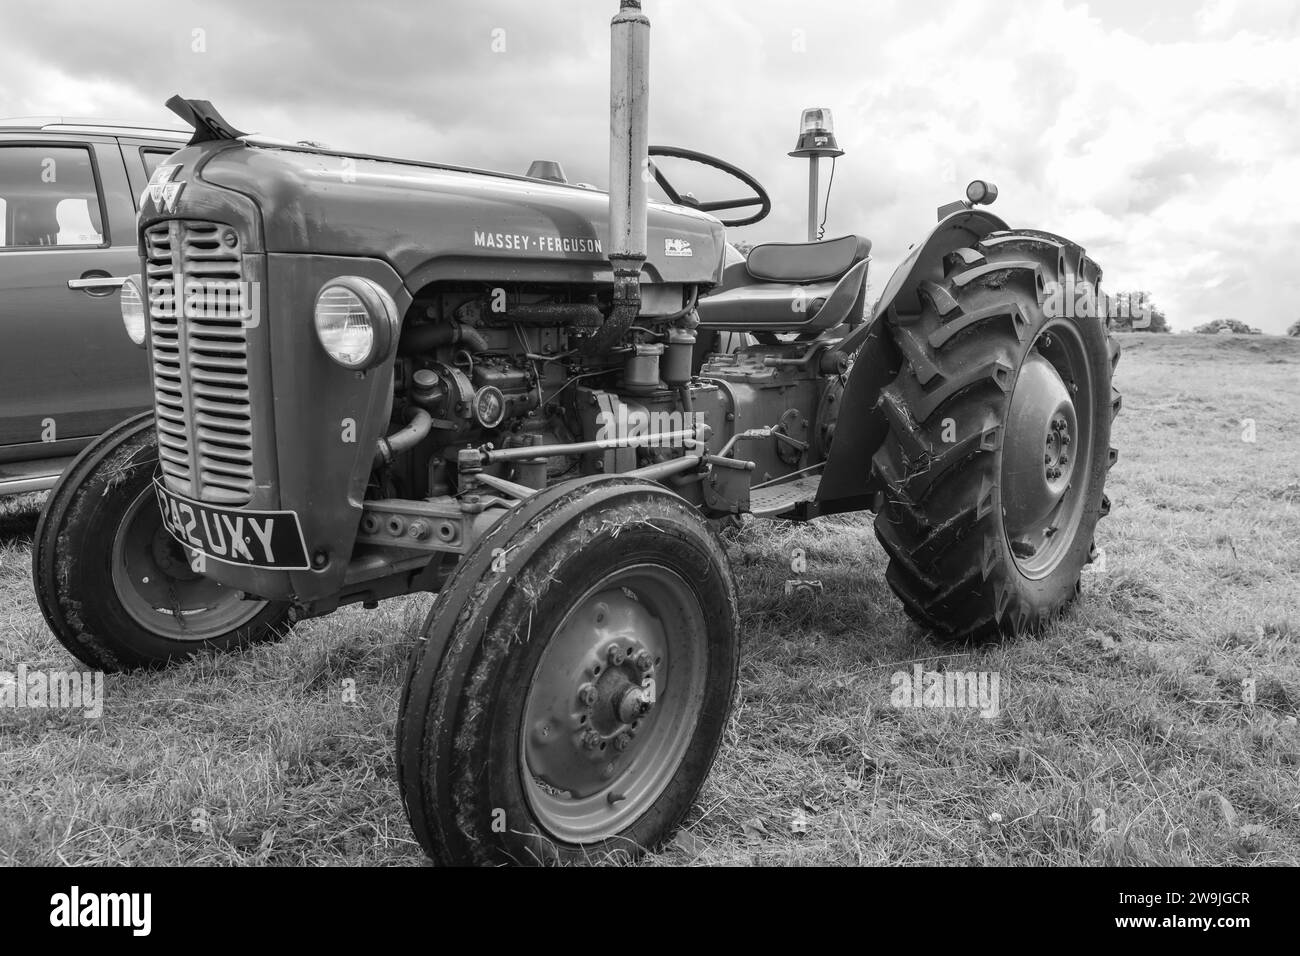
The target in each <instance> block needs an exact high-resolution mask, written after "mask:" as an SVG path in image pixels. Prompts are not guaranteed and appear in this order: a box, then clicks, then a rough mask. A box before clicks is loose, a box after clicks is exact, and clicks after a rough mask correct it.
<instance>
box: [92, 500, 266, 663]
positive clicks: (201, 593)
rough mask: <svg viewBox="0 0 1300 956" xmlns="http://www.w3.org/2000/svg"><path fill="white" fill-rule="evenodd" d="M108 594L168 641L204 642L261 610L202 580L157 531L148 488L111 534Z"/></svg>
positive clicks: (176, 546) (159, 524) (155, 510)
mask: <svg viewBox="0 0 1300 956" xmlns="http://www.w3.org/2000/svg"><path fill="white" fill-rule="evenodd" d="M112 579H113V588H114V590H115V591H116V593H117V597H118V600H119V601H120V602H121V604H122V607H123V609H124V610H125V611H126V613H127V614H128V615H130V616H131V618H132V619H133V620H134V621H135V622H136V623H137V624H139V625H140V626H141V627H143V628H144V629H145V630H147V631H149V632H151V633H154V634H158V635H160V636H162V637H165V638H168V639H170V640H174V641H206V640H211V639H213V638H217V637H221V636H223V635H225V634H229V633H230V632H231V631H234V630H237V629H238V628H240V627H242V626H244V625H245V624H247V623H248V622H249V621H251V620H252V619H253V618H255V617H256V616H257V615H258V614H260V613H261V611H262V610H263V608H265V607H266V604H267V602H266V601H249V600H245V599H244V598H243V597H242V596H241V594H240V592H239V591H237V590H235V589H234V588H230V587H227V586H225V585H224V584H221V583H219V582H217V581H214V580H212V579H211V578H206V577H204V576H203V575H201V574H199V573H198V572H196V571H194V570H193V569H192V568H191V567H190V562H189V557H188V555H187V554H186V551H185V549H184V548H182V547H181V545H180V544H179V542H177V541H176V540H175V539H174V538H173V537H172V536H171V535H170V534H168V533H167V529H166V528H164V527H163V523H162V517H161V516H160V515H159V514H158V508H157V498H156V496H155V495H154V492H153V488H152V487H149V488H145V489H144V490H143V491H142V492H141V493H140V494H139V496H138V497H137V498H136V499H135V500H134V501H133V502H131V505H130V507H128V508H127V509H126V514H125V515H124V516H123V517H122V520H121V522H119V524H118V526H117V530H116V531H115V532H114V533H113V557H112Z"/></svg>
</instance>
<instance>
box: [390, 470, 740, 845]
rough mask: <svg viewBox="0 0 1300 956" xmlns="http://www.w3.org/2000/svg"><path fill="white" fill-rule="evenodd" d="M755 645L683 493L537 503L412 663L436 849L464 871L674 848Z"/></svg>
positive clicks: (424, 815)
mask: <svg viewBox="0 0 1300 956" xmlns="http://www.w3.org/2000/svg"><path fill="white" fill-rule="evenodd" d="M738 647H739V638H738V632H737V612H736V591H735V585H734V582H733V580H732V577H731V572H730V569H729V567H728V564H727V559H726V555H725V552H724V551H723V549H722V547H721V546H720V544H719V543H718V539H717V536H716V535H715V534H714V533H713V532H712V531H710V530H709V528H708V526H707V525H706V523H705V522H704V520H703V519H702V518H701V517H700V515H699V514H698V512H697V511H696V510H695V509H694V508H693V507H692V506H691V505H689V504H688V503H687V502H685V501H684V500H682V499H681V498H680V497H679V496H678V495H676V494H673V493H672V492H671V491H669V490H667V489H665V488H663V487H661V486H659V485H656V484H653V483H650V482H645V481H634V480H620V479H617V478H594V479H586V480H582V481H576V482H569V483H566V484H564V485H560V486H557V487H555V488H552V489H549V490H548V491H546V492H543V493H541V494H539V495H537V496H536V497H535V498H534V499H532V500H530V501H528V502H525V503H524V504H523V505H521V506H519V508H518V509H516V510H515V511H514V512H513V513H512V514H510V515H509V516H507V517H506V518H504V519H502V521H501V522H500V523H499V524H498V525H497V526H496V527H495V528H493V529H492V531H491V532H489V533H488V534H487V535H486V536H485V537H484V538H483V539H482V540H481V541H480V542H479V543H478V544H477V545H476V546H475V547H474V549H473V550H472V551H471V552H470V554H469V555H467V556H466V558H465V559H464V560H463V561H462V562H461V563H460V564H459V565H458V567H457V569H456V571H455V573H454V574H453V576H452V578H451V580H450V581H449V582H448V584H447V585H446V587H445V588H444V590H443V591H442V593H441V594H440V595H439V597H438V601H437V603H436V604H435V606H434V609H433V611H432V612H431V614H430V616H429V620H428V621H427V622H426V624H425V632H424V638H423V640H422V641H421V642H420V643H418V644H417V645H416V647H415V648H414V650H413V652H412V657H411V661H410V665H409V668H408V671H407V678H406V688H405V692H404V695H403V701H402V708H401V713H400V715H399V718H398V725H397V760H398V770H399V783H400V786H401V789H402V796H403V800H404V802H405V804H406V808H407V813H408V815H409V817H410V820H411V825H412V828H413V830H414V831H415V835H416V837H417V838H418V839H419V841H420V844H421V845H422V846H423V847H424V849H425V851H426V852H427V853H428V854H429V855H430V856H431V857H432V858H433V859H434V860H435V861H437V862H440V863H444V864H461V865H464V864H493V863H501V862H515V863H522V864H536V863H549V862H555V861H570V860H571V861H583V860H598V859H600V858H602V857H603V856H606V855H608V854H610V853H612V852H616V851H622V852H623V853H625V854H626V855H627V856H628V857H633V856H636V855H638V854H639V853H640V852H641V851H643V850H645V849H647V848H651V847H654V846H656V845H658V844H660V843H661V842H663V840H664V839H665V838H666V837H667V836H668V835H669V834H670V833H671V831H672V829H673V828H674V827H675V826H676V825H677V823H678V822H679V821H680V820H681V818H682V816H683V815H684V814H685V813H686V812H687V810H688V809H689V808H690V806H691V804H692V803H693V802H694V800H695V797H696V795H697V794H698V792H699V789H700V787H701V785H702V784H703V782H704V779H705V777H706V776H707V774H708V772H709V768H710V767H711V765H712V763H713V759H714V756H715V754H716V753H717V749H718V746H719V744H720V742H721V739H722V734H723V731H724V729H725V727H726V723H727V719H728V716H729V714H730V711H731V705H732V700H733V696H734V693H735V683H736V667H737V660H738Z"/></svg>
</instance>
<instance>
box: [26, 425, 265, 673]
mask: <svg viewBox="0 0 1300 956" xmlns="http://www.w3.org/2000/svg"><path fill="white" fill-rule="evenodd" d="M157 465H158V443H157V437H156V434H155V431H154V420H153V414H152V413H150V412H147V413H144V414H142V415H138V416H136V417H134V418H130V419H128V420H127V421H125V422H123V423H121V424H120V425H117V426H116V427H114V428H113V429H111V430H109V431H108V432H106V433H104V434H103V435H101V436H100V437H99V438H97V439H95V441H94V442H93V443H92V444H91V445H90V446H88V447H87V448H86V449H85V450H84V451H83V452H82V453H81V454H80V455H79V456H78V457H77V459H76V460H75V461H74V462H73V463H72V464H71V465H70V466H69V467H68V469H67V471H65V472H64V473H63V476H62V477H61V478H60V479H59V482H58V484H56V485H55V486H54V489H53V491H51V492H50V497H49V500H48V501H47V502H46V505H45V509H44V511H43V512H42V513H41V519H40V522H39V523H38V524H37V526H36V540H35V543H34V545H33V547H32V576H33V582H34V584H35V589H36V598H37V602H38V603H39V605H40V608H41V613H42V614H43V615H44V616H45V620H46V622H47V623H48V624H49V626H50V630H51V631H53V632H54V636H55V637H56V638H58V640H59V642H60V643H61V644H63V646H64V647H66V648H67V649H68V650H69V651H70V652H71V653H72V654H73V656H75V657H76V658H77V659H78V660H80V661H82V662H84V663H85V664H88V665H89V666H91V667H94V668H97V669H99V670H103V671H123V670H133V669H137V668H157V667H163V666H165V665H167V664H171V663H173V662H176V661H180V660H183V659H185V658H188V657H190V656H192V655H194V654H196V653H199V652H201V651H229V650H235V649H237V648H240V647H244V646H246V645H249V644H253V643H257V642H261V641H273V640H277V639H279V637H280V636H281V635H282V634H283V633H284V632H285V631H286V630H287V628H288V627H289V620H288V619H289V607H288V605H287V604H284V603H281V602H269V601H256V600H245V599H244V598H243V596H242V595H241V594H240V592H238V591H236V590H234V589H232V588H228V587H226V586H224V585H222V584H219V583H218V582H216V581H213V580H211V579H210V578H206V577H204V576H203V575H201V574H199V573H197V572H196V571H195V570H194V569H193V568H192V567H191V564H190V559H189V556H188V555H187V554H186V552H185V549H183V548H182V547H181V546H180V545H179V544H178V543H177V542H176V541H175V540H174V539H173V538H172V537H171V535H170V534H168V533H167V531H166V529H165V528H164V527H163V524H162V518H161V516H160V515H159V513H158V502H157V498H156V496H155V495H154V491H153V486H152V483H153V476H154V472H155V471H156V469H157Z"/></svg>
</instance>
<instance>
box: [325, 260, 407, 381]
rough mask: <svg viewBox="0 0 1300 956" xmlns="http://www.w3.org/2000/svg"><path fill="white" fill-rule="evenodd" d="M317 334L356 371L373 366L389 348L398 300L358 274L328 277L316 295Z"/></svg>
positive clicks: (335, 355) (329, 351) (336, 357)
mask: <svg viewBox="0 0 1300 956" xmlns="http://www.w3.org/2000/svg"><path fill="white" fill-rule="evenodd" d="M315 319H316V337H317V338H318V339H320V344H321V346H322V347H323V348H324V349H325V352H326V353H327V354H328V355H329V357H330V358H332V359H333V360H334V361H336V362H338V363H339V364H340V365H342V366H343V367H344V368H351V369H357V370H358V371H361V370H364V369H368V368H374V367H375V366H376V365H378V364H379V363H380V362H382V361H383V360H384V359H385V358H387V356H388V354H389V352H390V351H391V350H392V346H393V339H394V338H395V337H396V335H397V325H398V322H399V317H398V315H397V303H396V302H394V301H393V297H392V296H391V295H389V294H388V293H387V292H385V291H384V289H383V287H382V286H380V285H379V284H378V283H377V282H374V281H372V280H370V279H363V278H361V277H360V276H342V277H340V278H338V279H331V280H330V281H329V282H327V283H325V285H324V286H322V287H321V290H320V293H319V294H318V295H317V296H316V315H315Z"/></svg>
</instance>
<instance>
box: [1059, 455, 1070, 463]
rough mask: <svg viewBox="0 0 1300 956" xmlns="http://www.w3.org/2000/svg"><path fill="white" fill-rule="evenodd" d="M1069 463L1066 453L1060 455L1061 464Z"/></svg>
mask: <svg viewBox="0 0 1300 956" xmlns="http://www.w3.org/2000/svg"><path fill="white" fill-rule="evenodd" d="M1069 463H1070V459H1069V457H1068V456H1067V455H1062V456H1061V464H1062V465H1068V464H1069Z"/></svg>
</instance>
